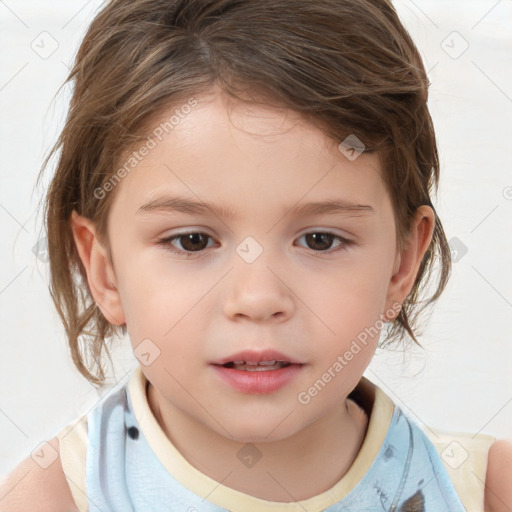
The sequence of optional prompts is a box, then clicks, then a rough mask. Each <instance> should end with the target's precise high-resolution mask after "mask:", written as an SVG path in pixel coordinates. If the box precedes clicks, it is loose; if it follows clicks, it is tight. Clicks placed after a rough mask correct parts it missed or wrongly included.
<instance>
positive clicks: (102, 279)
mask: <svg viewBox="0 0 512 512" xmlns="http://www.w3.org/2000/svg"><path fill="white" fill-rule="evenodd" d="M70 223H71V230H72V232H73V238H74V240H75V244H76V248H77V250H78V254H79V255H80V259H81V260H82V264H83V266H84V268H85V271H86V274H87V282H88V283H89V289H90V290H91V294H92V296H93V298H94V301H95V302H96V304H97V305H98V307H99V308H100V309H101V312H102V313H103V315H104V316H105V318H106V319H107V320H108V321H109V322H110V323H111V324H114V325H123V324H124V323H126V318H125V315H124V311H123V308H122V305H121V298H120V295H119V292H118V290H117V284H116V277H115V273H114V267H113V265H112V262H111V261H110V258H109V256H108V253H107V250H106V249H105V248H104V247H103V246H102V245H101V243H100V241H99V239H98V236H97V232H96V227H95V226H94V224H93V222H92V221H91V220H90V219H88V218H87V217H82V216H81V215H78V213H77V212H76V211H75V210H73V212H72V213H71V220H70Z"/></svg>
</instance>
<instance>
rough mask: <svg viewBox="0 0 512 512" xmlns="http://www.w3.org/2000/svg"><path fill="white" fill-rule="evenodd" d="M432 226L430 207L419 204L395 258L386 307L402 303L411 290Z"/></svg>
mask: <svg viewBox="0 0 512 512" xmlns="http://www.w3.org/2000/svg"><path fill="white" fill-rule="evenodd" d="M434 226H435V214H434V211H433V210H432V208H430V207H429V206H426V205H423V206H420V207H419V208H418V209H417V210H416V214H415V216H414V219H413V221H412V225H411V229H410V232H409V236H408V238H407V240H406V244H405V247H404V249H403V250H402V252H401V253H399V254H397V257H396V259H395V263H394V266H393V271H392V276H391V280H390V283H389V287H388V296H387V304H386V307H388V308H389V307H391V306H392V305H393V304H396V303H400V304H401V303H403V302H404V300H405V299H406V297H407V296H408V295H409V293H410V292H411V290H412V288H413V286H414V283H415V281H416V277H417V275H418V271H419V268H420V265H421V262H422V261H423V257H424V255H425V252H426V251H427V249H428V247H429V245H430V242H431V240H432V234H433V232H434Z"/></svg>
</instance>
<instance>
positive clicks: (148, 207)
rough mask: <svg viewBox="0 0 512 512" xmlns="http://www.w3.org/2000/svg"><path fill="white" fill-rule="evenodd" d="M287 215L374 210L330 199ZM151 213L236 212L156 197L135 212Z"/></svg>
mask: <svg viewBox="0 0 512 512" xmlns="http://www.w3.org/2000/svg"><path fill="white" fill-rule="evenodd" d="M286 211H287V212H288V214H289V215H295V216H308V215H326V214H337V213H338V214H343V213H363V214H364V213H375V210H374V209H373V208H372V207H371V206H370V205H367V204H356V203H351V202H349V201H346V200H344V199H338V198H335V199H330V200H326V201H313V202H310V203H304V204H296V205H295V206H290V207H289V208H288V209H286ZM151 212H178V213H185V214H190V215H194V214H196V215H201V214H208V213H213V214H214V215H216V216H218V217H221V218H224V219H232V218H233V217H234V216H235V215H236V212H235V211H234V210H232V209H229V208H225V207H223V206H221V205H215V204H212V203H208V202H205V201H201V202H198V201H192V200H190V199H185V198H183V197H171V196H165V197H157V198H154V199H151V200H149V201H147V202H145V203H144V204H143V205H142V206H141V207H140V208H139V209H138V210H137V212H136V214H137V215H142V214H146V213H151Z"/></svg>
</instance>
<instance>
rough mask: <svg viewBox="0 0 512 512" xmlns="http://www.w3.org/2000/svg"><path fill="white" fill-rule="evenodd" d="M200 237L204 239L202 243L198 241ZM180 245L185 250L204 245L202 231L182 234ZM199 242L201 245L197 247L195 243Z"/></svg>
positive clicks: (198, 248)
mask: <svg viewBox="0 0 512 512" xmlns="http://www.w3.org/2000/svg"><path fill="white" fill-rule="evenodd" d="M201 237H202V238H203V239H204V240H203V244H201V243H200V239H201ZM182 238H183V242H182V245H183V247H184V248H185V249H186V250H187V251H194V250H201V249H204V248H205V247H206V245H208V244H206V243H204V242H205V240H206V236H205V235H203V234H202V233H189V234H188V235H184V236H183V237H182ZM198 243H199V244H200V245H201V247H197V244H198Z"/></svg>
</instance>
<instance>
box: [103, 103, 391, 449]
mask: <svg viewBox="0 0 512 512" xmlns="http://www.w3.org/2000/svg"><path fill="white" fill-rule="evenodd" d="M196 100H197V105H196V106H195V107H194V108H192V109H190V112H189V113H188V114H187V115H186V116H185V115H184V116H182V117H180V119H179V123H176V124H175V125H174V127H173V129H172V131H169V134H168V135H166V136H165V137H162V140H159V139H158V138H155V137H153V138H154V140H155V141H156V145H155V147H153V148H152V149H150V151H149V152H148V155H147V156H145V157H144V158H143V159H142V160H141V162H140V163H138V165H137V166H136V167H134V169H133V170H131V172H130V173H129V174H128V175H127V176H126V177H125V178H124V179H123V180H122V181H121V183H120V184H119V185H117V187H118V189H117V190H116V191H115V193H116V195H115V198H114V200H113V203H112V206H111V210H110V214H109V221H108V236H109V240H110V245H111V251H112V263H113V268H114V273H115V280H116V286H117V289H118V292H119V297H120V303H121V304H122V311H123V315H124V318H125V321H126V324H127V329H128V333H129V336H130V339H131V343H132V345H133V348H134V351H135V354H136V355H137V357H138V358H139V360H141V363H142V364H141V366H142V370H143V372H144V373H145V375H146V376H147V378H148V380H149V381H150V382H151V384H152V385H153V386H154V388H155V390H156V392H157V393H158V395H159V397H160V398H161V399H162V400H163V401H164V403H165V404H166V406H167V407H168V410H169V411H171V410H172V411H173V412H174V413H175V414H180V415H184V416H186V417H187V418H188V419H189V420H190V421H194V422H197V424H201V425H202V426H204V428H206V429H209V430H210V431H214V432H216V433H218V434H220V435H222V436H225V437H229V438H231V439H235V440H238V441H242V442H250V441H252V442H256V441H261V440H266V441H271V440H278V439H283V438H286V437H288V436H291V435H293V434H294V433H296V432H298V431H300V430H302V429H305V428H306V427H308V426H309V425H312V424H314V423H315V422H316V421H319V420H320V419H321V418H324V417H326V415H328V414H329V413H330V411H333V410H335V408H336V407H337V406H340V404H342V403H343V402H344V400H345V398H346V396H347V394H348V393H349V392H350V391H351V390H352V389H353V388H354V387H355V386H356V384H357V382H358V381H359V379H360V378H361V375H362V373H363V371H364V370H365V368H366V366H367V365H368V363H369V361H370V360H371V357H372V355H373V353H374V350H375V347H376V344H377V341H378V338H379V335H378V332H376V331H380V327H382V322H381V319H382V316H381V315H382V314H383V313H384V312H385V311H386V310H389V308H390V307H391V306H392V303H391V302H390V300H389V297H388V288H389V284H390V279H391V277H392V275H393V272H394V267H395V265H396V262H397V254H396V238H395V224H394V219H393V210H392V206H391V202H390V199H389V196H388V194H387V192H386V189H385V186H384V182H383V180H382V175H381V173H382V170H381V167H380V163H379V159H378V156H377V155H373V154H368V155H367V154H362V155H360V156H359V157H358V158H356V159H355V160H349V159H348V158H347V157H346V156H345V155H344V154H343V153H341V152H340V151H339V150H338V147H337V145H338V144H337V143H336V142H335V141H332V140H331V139H329V138H328V137H326V136H325V135H324V134H323V133H322V132H320V131H319V130H318V129H317V128H315V127H314V126H313V125H311V124H308V123H306V122H305V121H303V120H302V119H301V118H300V117H299V115H298V114H295V113H293V112H290V111H284V110H278V109H272V108H270V107H266V108H263V107H256V106H249V105H247V104H242V103H234V102H231V101H230V100H228V99H227V98H226V97H225V96H224V95H222V94H221V93H215V94H211V95H208V96H202V97H197V98H196ZM188 110H189V109H186V111H187V112H188ZM174 111H175V108H173V109H172V110H170V111H169V112H164V113H162V116H161V119H169V118H170V116H171V115H172V114H173V112H174ZM161 119H158V120H156V123H155V126H157V125H158V122H160V120H161ZM150 134H151V133H150ZM166 201H167V206H165V203H166ZM186 201H191V202H195V203H198V204H199V206H201V205H203V206H204V204H205V203H208V204H209V205H213V207H215V208H216V209H218V211H217V210H215V212H214V211H213V209H202V210H201V209H200V208H198V207H192V206H190V205H187V204H186ZM327 201H337V202H339V203H340V204H343V206H344V207H343V208H337V209H331V210H328V209H326V208H316V209H315V208H313V207H312V206H311V205H312V204H314V203H322V202H327ZM348 205H352V207H348ZM353 205H358V206H359V207H358V208H355V207H354V206H353ZM171 207H172V208H171ZM213 207H212V208H213ZM365 329H366V333H367V334H366V336H364V335H363V338H364V337H365V338H366V339H365V342H364V343H363V342H362V341H361V339H362V336H361V335H362V333H364V332H365ZM370 329H371V330H370ZM368 331H369V332H370V333H371V334H373V336H372V335H371V334H370V335H368ZM358 337H359V338H358ZM354 342H355V345H354ZM355 347H358V348H355ZM243 351H249V352H252V354H253V355H254V356H255V357H258V355H261V356H262V358H263V359H262V360H266V361H268V360H286V361H289V362H295V363H297V364H295V365H292V369H290V367H287V368H282V369H279V370H262V371H257V372H256V371H247V370H245V371H244V374H243V375H242V377H240V379H239V380H238V381H236V382H234V381H232V380H230V377H229V375H228V374H229V373H231V374H233V371H236V372H237V375H240V374H241V373H240V372H241V370H234V369H231V370H229V369H227V368H222V367H221V366H220V365H219V364H214V363H220V362H222V361H232V360H234V359H237V357H238V360H243V359H249V358H250V354H249V355H247V354H245V355H246V356H247V357H242V356H240V354H239V353H240V352H243ZM265 351H277V352H278V353H279V357H276V355H275V354H272V353H267V354H265ZM347 351H349V352H351V353H352V357H350V360H349V359H348V357H345V354H346V353H347ZM237 354H238V356H237ZM340 357H341V358H342V360H343V361H344V362H343V363H342V362H341V361H340ZM336 362H338V364H336ZM299 363H300V364H299ZM278 366H280V365H279V364H278ZM340 366H341V368H340ZM283 370H284V371H283ZM277 372H279V375H285V376H284V377H280V376H277V375H278V373H277ZM326 372H327V373H328V374H329V375H330V376H331V378H330V379H329V378H328V377H325V374H326ZM273 375H274V376H273ZM319 379H320V380H322V382H323V384H324V385H321V386H319V385H318V380H319ZM235 380H236V379H235ZM315 382H316V383H317V386H316V388H314V384H315ZM312 387H313V388H314V389H316V392H315V391H314V389H313V388H312ZM277 424H279V428H276V425H277Z"/></svg>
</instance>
